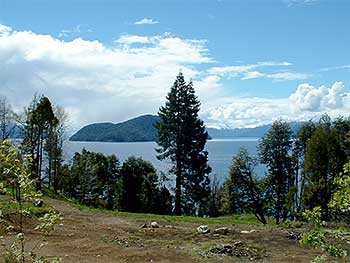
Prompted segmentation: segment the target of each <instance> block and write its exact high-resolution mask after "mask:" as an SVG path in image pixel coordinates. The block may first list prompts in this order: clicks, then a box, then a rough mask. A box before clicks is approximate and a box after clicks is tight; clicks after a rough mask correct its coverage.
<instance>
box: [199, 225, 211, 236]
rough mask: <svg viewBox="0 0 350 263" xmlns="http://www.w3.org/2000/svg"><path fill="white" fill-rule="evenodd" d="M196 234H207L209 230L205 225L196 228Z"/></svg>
mask: <svg viewBox="0 0 350 263" xmlns="http://www.w3.org/2000/svg"><path fill="white" fill-rule="evenodd" d="M197 232H198V233H199V234H207V233H209V232H210V229H209V227H208V226H207V225H201V226H199V227H197Z"/></svg>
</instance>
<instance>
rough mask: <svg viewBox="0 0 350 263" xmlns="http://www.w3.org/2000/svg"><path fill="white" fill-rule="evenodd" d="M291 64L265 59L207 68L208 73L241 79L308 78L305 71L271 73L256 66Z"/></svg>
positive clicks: (289, 64) (309, 75) (277, 79)
mask: <svg viewBox="0 0 350 263" xmlns="http://www.w3.org/2000/svg"><path fill="white" fill-rule="evenodd" d="M291 65H292V64H291V63H289V62H274V61H265V62H257V63H255V64H247V65H239V66H226V67H212V68H210V69H209V70H208V73H209V74H213V75H218V76H221V77H228V78H240V79H241V80H248V79H257V78H269V79H273V80H276V81H286V80H302V79H308V78H310V77H311V76H312V75H311V74H307V73H299V72H292V71H279V72H273V73H266V72H261V71H257V70H255V69H257V68H265V67H287V66H291Z"/></svg>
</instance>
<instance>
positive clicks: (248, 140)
mask: <svg viewBox="0 0 350 263" xmlns="http://www.w3.org/2000/svg"><path fill="white" fill-rule="evenodd" d="M259 139H260V137H231V138H212V139H210V140H208V141H207V142H221V141H222V142H225V141H228V142H232V141H238V142H250V141H254V142H255V141H259ZM69 142H72V143H155V142H156V141H84V140H81V141H80V140H79V141H78V140H69Z"/></svg>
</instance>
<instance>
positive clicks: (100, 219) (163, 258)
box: [0, 199, 339, 263]
mask: <svg viewBox="0 0 350 263" xmlns="http://www.w3.org/2000/svg"><path fill="white" fill-rule="evenodd" d="M45 202H47V203H49V204H50V205H51V206H53V207H55V208H56V209H57V210H58V211H59V212H60V213H61V214H62V215H63V217H64V220H63V222H62V224H60V225H58V226H57V227H56V230H55V231H54V232H53V234H51V235H50V236H46V237H45V239H46V241H47V242H48V244H47V245H46V246H44V247H43V248H41V249H40V251H39V254H41V255H44V256H46V257H52V258H53V257H59V258H61V259H62V262H67V263H70V262H72V263H73V262H74V263H77V262H96V263H99V262H101V263H108V262H177V263H181V262H192V263H195V262H239V261H250V260H254V261H257V262H309V261H310V260H312V259H313V258H315V256H316V255H319V251H316V250H313V249H310V248H306V247H302V246H300V245H299V244H298V241H297V240H291V239H288V238H287V230H285V229H281V228H278V227H274V226H257V225H209V228H210V229H211V230H214V229H215V228H218V227H229V228H230V229H231V230H230V232H229V233H228V234H226V235H214V234H213V231H211V233H209V234H198V233H196V229H197V227H198V226H199V225H198V224H195V223H188V222H181V221H176V222H175V221H159V220H156V221H157V222H158V224H159V225H160V227H159V228H151V227H150V223H151V220H150V219H142V218H130V217H117V216H114V215H109V214H105V213H96V212H92V211H80V210H79V209H78V208H76V207H74V206H72V205H71V204H69V203H67V202H64V201H59V200H53V199H46V200H45ZM145 224H146V225H147V226H148V227H146V228H142V226H143V225H145ZM251 230H255V231H252V232H251V233H241V231H251ZM26 236H27V237H28V238H29V239H30V241H29V242H28V247H32V246H34V244H36V243H37V242H38V240H39V239H41V238H42V235H41V234H40V233H39V232H36V231H29V230H28V231H27V233H26ZM8 238H9V237H8V236H6V235H4V239H5V240H9V239H8ZM236 242H239V245H240V247H241V248H242V246H243V245H242V244H244V247H243V249H248V250H249V249H252V250H253V251H255V252H256V251H257V253H258V255H257V257H256V259H253V258H249V257H235V256H232V255H231V256H230V255H226V254H217V253H212V252H210V251H216V250H217V249H211V248H213V247H220V246H224V245H227V244H228V245H233V244H235V243H236ZM241 243H242V244H241ZM0 250H3V248H2V247H0ZM0 252H3V251H0ZM0 261H1V259H0ZM338 262H339V261H338Z"/></svg>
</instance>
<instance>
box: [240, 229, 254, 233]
mask: <svg viewBox="0 0 350 263" xmlns="http://www.w3.org/2000/svg"><path fill="white" fill-rule="evenodd" d="M254 232H256V230H255V229H252V230H249V231H247V230H242V231H241V234H251V233H254Z"/></svg>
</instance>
